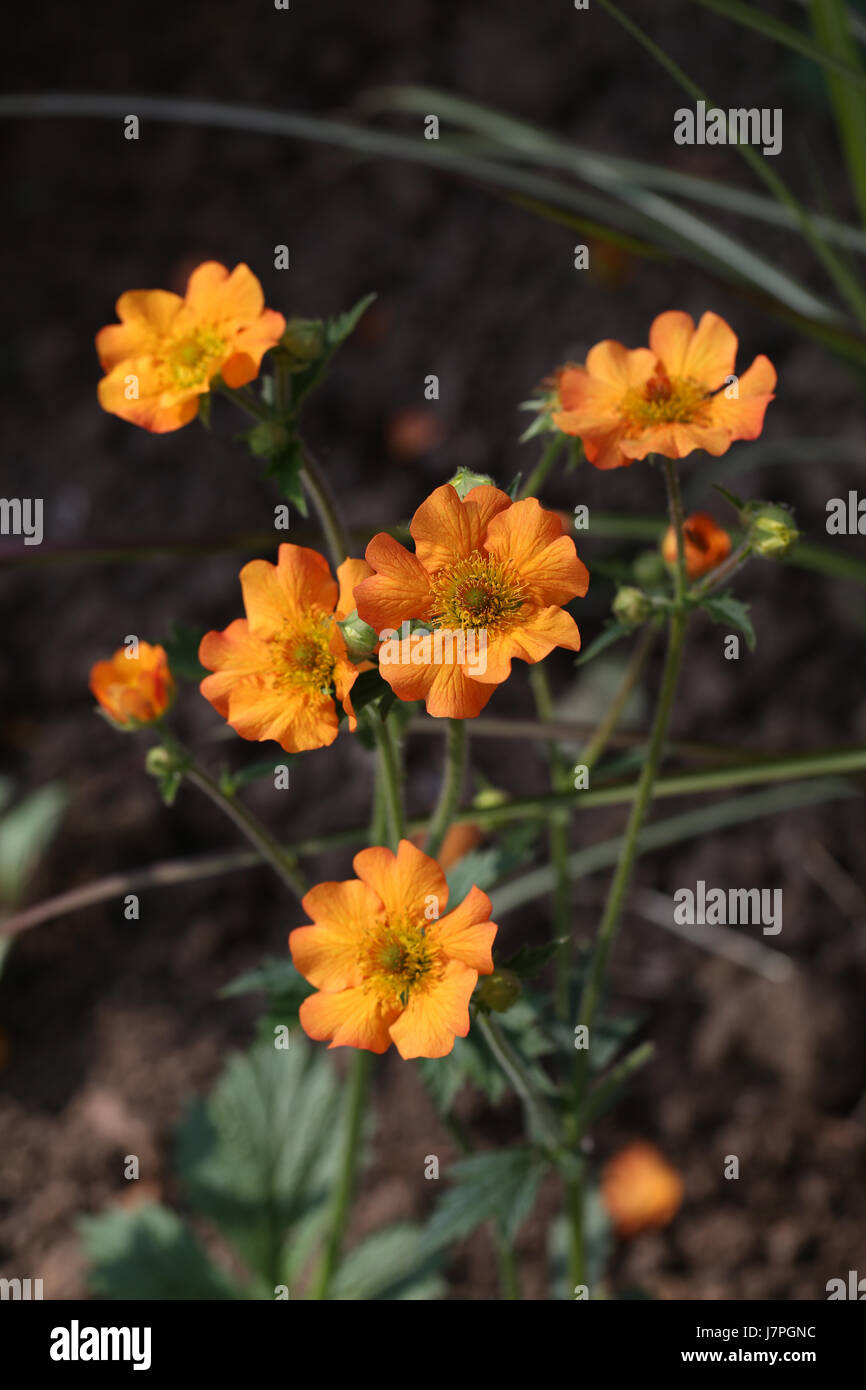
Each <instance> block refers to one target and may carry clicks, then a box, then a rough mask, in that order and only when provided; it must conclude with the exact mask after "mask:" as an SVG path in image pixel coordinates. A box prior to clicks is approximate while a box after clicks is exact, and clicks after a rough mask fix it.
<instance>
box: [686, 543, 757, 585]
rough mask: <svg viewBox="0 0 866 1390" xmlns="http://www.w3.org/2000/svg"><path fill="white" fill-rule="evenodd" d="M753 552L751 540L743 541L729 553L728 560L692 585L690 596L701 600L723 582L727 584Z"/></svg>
mask: <svg viewBox="0 0 866 1390" xmlns="http://www.w3.org/2000/svg"><path fill="white" fill-rule="evenodd" d="M752 553H753V552H752V543H751V541H743V544H742V545H740V546H738V547H737V549H736V550H735V551H734V553H733V555H729V556H728V558H727V560H725V561H724V562H723V563H722V564H721V565H717V566H716V568H715V569H714V570H711V571H710V573H709V574H708V575H707V577H706V579H704V580H702V582H701V583H700V584H693V585H692V587H691V589H690V590H689V598H690V599H697V600H700V599H702V598H703V597H704V596H705V595H706V594H710V593H712V591H713V590H714V589H720V588H721V586H722V585H723V584H727V582H728V580H729V579H733V577H734V575H735V574H736V573H737V571H738V570H741V569H742V568H743V565H744V564H745V563H746V561H747V560H749V559H751V556H752Z"/></svg>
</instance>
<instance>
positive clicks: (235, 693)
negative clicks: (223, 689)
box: [225, 680, 339, 753]
mask: <svg viewBox="0 0 866 1390" xmlns="http://www.w3.org/2000/svg"><path fill="white" fill-rule="evenodd" d="M225 717H226V719H227V721H228V723H229V724H230V725H231V726H232V728H233V729H234V731H235V733H237V734H240V736H241V738H246V739H254V740H256V741H257V742H259V743H264V742H265V741H266V740H268V739H273V740H274V741H275V742H276V743H278V744H279V745H280V747H281V748H284V749H285V750H286V752H287V753H303V752H306V751H307V750H308V749H310V748H327V747H329V746H330V744H332V743H333V742H334V740H335V738H336V737H337V734H338V732H339V721H338V718H337V707H336V705H335V704H334V701H333V700H332V699H331V697H330V695H322V694H319V693H315V694H312V695H311V694H310V693H309V692H307V691H302V690H293V689H292V688H291V687H288V688H287V689H285V690H273V691H271V690H262V689H261V687H260V684H259V682H258V681H254V680H241V681H239V682H237V684H235V685H234V686H232V689H231V691H230V692H229V707H228V714H227V715H226V716H225Z"/></svg>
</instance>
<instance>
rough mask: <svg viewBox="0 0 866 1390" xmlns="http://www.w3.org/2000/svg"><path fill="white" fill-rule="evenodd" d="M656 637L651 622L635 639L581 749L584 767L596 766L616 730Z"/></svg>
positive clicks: (581, 759)
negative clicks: (596, 723) (612, 692)
mask: <svg viewBox="0 0 866 1390" xmlns="http://www.w3.org/2000/svg"><path fill="white" fill-rule="evenodd" d="M655 638H656V633H655V628H654V627H652V626H651V625H647V626H646V627H645V628H644V629H643V631H642V632H641V634H640V637H639V638H638V640H637V642H636V643H635V646H634V650H633V651H632V654H631V656H630V657H629V662H628V665H627V666H626V668H625V671H624V672H623V675H622V679H621V681H620V683H619V687H618V688H617V691H616V694H615V695H614V697H613V699H612V700H611V702H610V704H609V705H608V708H607V712H606V714H605V716H604V718H603V719H602V721H601V723H600V724H599V726H598V728H597V729H596V731H595V734H594V735H593V737H592V739H591V740H590V742H589V743H588V744H587V745H586V747H585V748H584V749H582V750H581V753H580V757H579V761H580V762H581V763H583V765H584V767H586V768H593V767H594V766H595V764H596V763H597V762H598V760H599V758H600V757H601V755H602V753H603V752H604V750H605V748H606V747H607V745H608V744H609V743H610V741H611V739H612V738H613V736H614V734H615V733H616V729H617V725H618V724H619V721H620V719H621V718H622V714H623V710H624V709H625V707H626V705H627V704H628V701H629V697H630V695H631V693H632V691H633V690H634V688H635V686H636V685H637V683H638V681H639V680H640V677H641V673H642V672H643V669H644V666H645V665H646V663H647V660H648V658H649V654H650V652H651V650H652V646H653V643H654V642H655Z"/></svg>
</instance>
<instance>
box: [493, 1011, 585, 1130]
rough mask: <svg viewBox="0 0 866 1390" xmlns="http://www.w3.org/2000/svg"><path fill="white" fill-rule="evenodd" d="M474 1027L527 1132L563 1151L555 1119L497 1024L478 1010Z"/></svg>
mask: <svg viewBox="0 0 866 1390" xmlns="http://www.w3.org/2000/svg"><path fill="white" fill-rule="evenodd" d="M475 1023H476V1027H477V1028H479V1029H480V1031H481V1032H482V1034H483V1035H484V1039H485V1041H486V1043H487V1046H488V1047H489V1048H490V1051H491V1052H492V1053H493V1056H494V1057H495V1058H496V1060H497V1062H498V1063H499V1065H500V1067H501V1068H502V1070H503V1072H504V1073H505V1075H506V1076H507V1078H508V1080H509V1081H510V1082H511V1085H512V1086H513V1087H514V1090H515V1091H516V1092H517V1094H518V1096H519V1097H520V1099H521V1101H522V1102H523V1108H524V1110H525V1111H526V1118H527V1121H528V1124H529V1127H530V1129H533V1130H534V1131H535V1132H536V1134H537V1135H538V1137H539V1139H541V1140H542V1141H543V1142H544V1143H546V1144H547V1145H548V1146H549V1147H550V1148H552V1149H554V1150H560V1149H562V1147H563V1136H562V1133H561V1131H560V1128H559V1124H558V1122H557V1119H556V1116H555V1115H554V1113H553V1111H552V1110H551V1109H550V1106H549V1105H548V1104H547V1101H546V1100H545V1099H544V1097H543V1096H540V1095H539V1094H538V1092H537V1091H536V1089H535V1085H534V1083H533V1081H532V1078H531V1076H530V1075H529V1073H528V1072H527V1070H526V1068H525V1067H524V1065H523V1062H522V1061H521V1059H520V1057H519V1056H518V1055H517V1053H516V1052H515V1051H514V1048H513V1047H512V1046H511V1043H510V1042H509V1041H508V1039H507V1038H506V1036H505V1034H504V1033H503V1031H502V1029H501V1028H500V1026H499V1024H498V1023H497V1022H496V1020H495V1019H494V1018H491V1017H490V1015H489V1014H485V1013H482V1011H481V1010H480V1009H479V1011H478V1013H477V1014H476V1015H475Z"/></svg>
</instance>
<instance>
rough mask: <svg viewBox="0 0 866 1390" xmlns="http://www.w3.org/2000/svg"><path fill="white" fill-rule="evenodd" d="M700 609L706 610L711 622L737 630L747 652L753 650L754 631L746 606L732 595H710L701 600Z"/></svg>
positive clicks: (754, 641)
mask: <svg viewBox="0 0 866 1390" xmlns="http://www.w3.org/2000/svg"><path fill="white" fill-rule="evenodd" d="M701 607H702V608H705V609H706V611H707V612H708V613H709V615H710V617H711V618H712V620H713V622H715V623H729V624H730V626H731V627H735V628H738V629H739V631H740V632H742V634H743V636H744V637H745V639H746V646H747V647H748V649H749V651H750V652H753V651H754V650H755V645H756V638H755V629H754V627H753V626H752V619H751V615H750V612H749V605H748V604H746V603H742V602H741V601H740V600H739V599H738V598H734V596H733V594H710V595H708V596H707V598H705V599H702V600H701Z"/></svg>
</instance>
